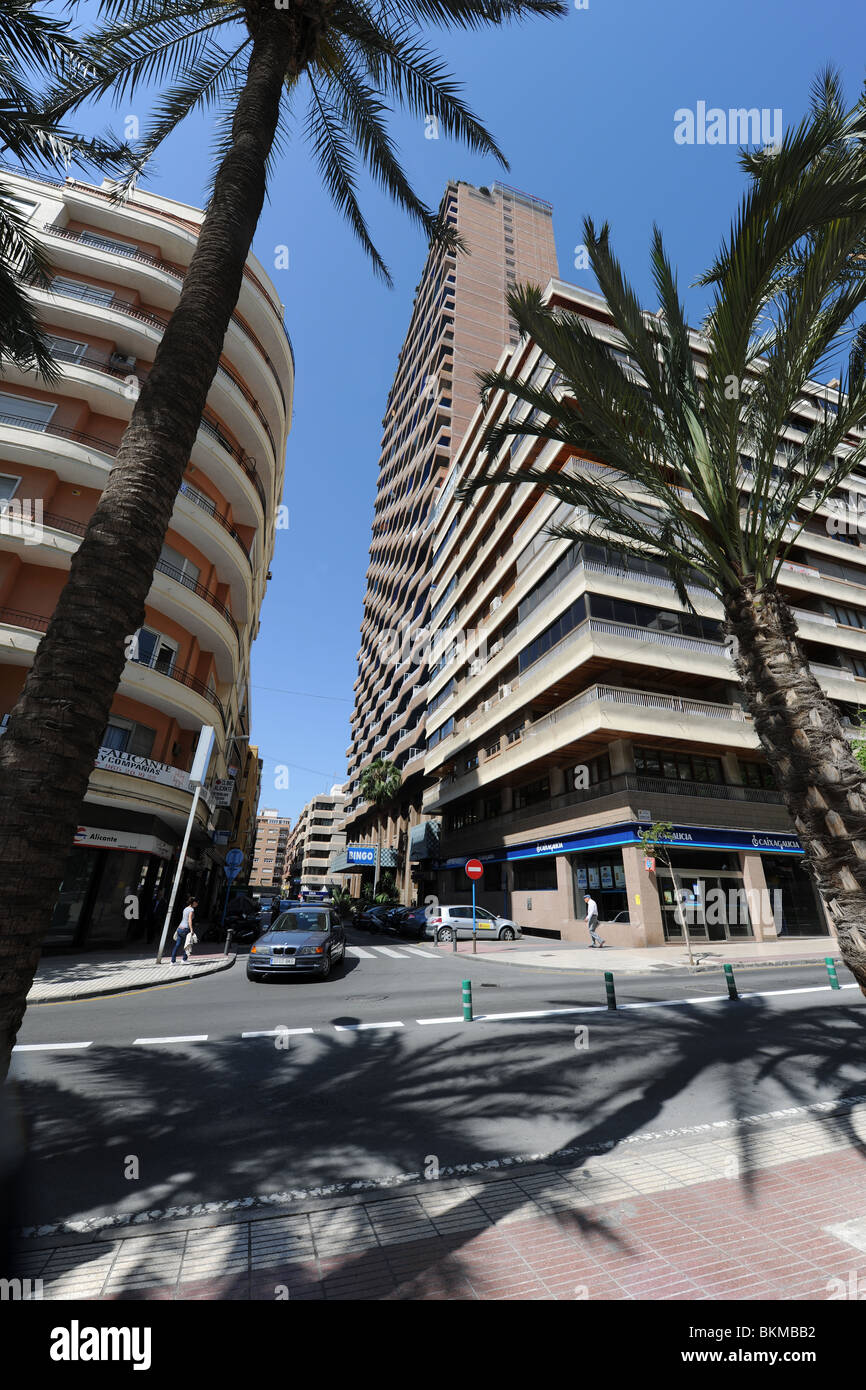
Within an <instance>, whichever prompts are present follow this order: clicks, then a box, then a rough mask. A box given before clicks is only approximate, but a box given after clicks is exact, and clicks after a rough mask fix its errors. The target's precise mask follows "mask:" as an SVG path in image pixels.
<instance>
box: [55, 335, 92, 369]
mask: <svg viewBox="0 0 866 1390" xmlns="http://www.w3.org/2000/svg"><path fill="white" fill-rule="evenodd" d="M48 341H49V343H50V344H51V351H52V353H53V354H54V356H55V357H58V358H60V360H61V361H62V362H80V361H81V359H82V357H83V356H84V354H85V352H86V351H87V344H86V343H81V342H79V341H78V339H77V338H58V337H57V335H56V334H55V333H49V335H48Z"/></svg>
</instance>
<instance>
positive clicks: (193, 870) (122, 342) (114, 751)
mask: <svg viewBox="0 0 866 1390" xmlns="http://www.w3.org/2000/svg"><path fill="white" fill-rule="evenodd" d="M3 183H4V185H5V187H6V188H7V189H8V190H9V191H10V193H11V194H12V195H13V196H14V198H15V200H16V202H17V204H18V207H19V208H20V210H21V212H22V213H23V215H24V216H25V217H26V219H27V223H28V226H29V227H30V229H31V230H32V231H33V232H34V233H35V234H36V236H37V239H38V240H39V241H40V242H41V244H42V247H43V249H44V252H45V255H46V257H47V259H48V262H49V265H50V268H51V280H50V284H49V285H48V286H47V287H46V288H33V289H32V290H31V292H30V293H31V298H32V301H33V303H34V305H35V308H36V311H37V312H38V314H39V317H40V318H41V320H42V322H43V323H44V325H45V328H46V330H47V332H48V334H49V335H50V337H51V340H52V344H53V351H54V355H55V357H56V360H57V362H58V364H59V366H60V375H59V378H58V380H57V381H56V383H54V384H52V385H50V386H49V385H47V384H46V383H45V381H44V380H42V379H40V378H39V377H38V376H37V375H36V373H35V372H33V371H26V370H22V369H20V368H19V367H17V366H15V365H14V364H13V363H11V362H5V363H4V365H3V368H2V379H0V731H2V727H3V722H5V717H6V715H7V714H8V712H9V710H10V709H11V708H12V706H13V705H14V703H15V701H16V699H17V697H18V694H19V691H20V690H21V687H22V685H23V683H24V680H25V678H26V675H27V671H28V669H29V667H30V666H31V664H32V662H33V657H34V654H35V652H36V649H37V647H38V645H39V642H40V640H41V637H42V634H43V633H44V632H45V630H46V628H47V626H48V622H49V619H50V618H51V615H52V613H53V611H54V607H55V605H56V603H57V599H58V596H59V594H60V592H61V590H62V588H63V585H64V583H65V581H66V575H67V574H68V572H69V566H70V561H71V559H72V556H73V555H74V554H75V551H76V549H77V547H78V545H79V544H80V541H81V538H82V536H83V535H84V531H85V528H86V526H87V522H88V520H89V518H90V516H91V513H92V512H93V510H94V508H95V506H96V503H97V502H98V500H99V497H100V494H101V492H102V489H103V487H104V485H105V481H106V479H107V477H108V475H109V473H110V471H111V468H112V466H113V460H114V458H115V455H116V453H117V448H118V444H119V441H120V439H121V436H122V434H123V431H124V428H125V426H126V424H127V422H128V421H129V418H130V416H131V413H132V410H133V407H134V402H135V399H136V396H137V394H138V391H139V389H140V386H141V383H142V382H143V381H145V380H146V378H147V374H148V372H149V370H150V367H151V365H152V363H153V360H154V355H155V353H156V349H157V346H158V344H159V341H160V338H161V336H162V332H163V330H164V328H165V325H166V323H167V321H168V319H169V317H170V315H171V312H172V310H173V308H174V306H175V305H176V303H177V301H178V298H179V296H180V291H181V287H182V285H183V279H184V273H185V270H186V267H187V266H188V265H189V262H190V259H191V257H192V254H193V251H194V249H195V246H196V240H197V237H198V234H199V230H200V227H201V222H202V217H203V214H202V212H201V211H200V210H199V209H197V208H194V207H189V206H187V205H186V204H184V203H178V202H175V201H173V200H172V199H169V198H164V197H161V196H158V195H156V194H152V193H148V192H145V191H137V192H136V193H135V194H134V196H132V197H130V198H128V199H127V200H125V201H124V202H122V203H118V202H115V200H114V197H113V187H112V185H111V184H110V183H109V182H105V183H103V184H102V185H101V186H100V187H94V186H92V185H90V184H86V183H82V182H81V181H80V180H78V179H75V178H67V179H66V180H65V181H56V180H52V179H47V178H39V179H30V178H25V177H23V176H22V175H19V174H15V173H13V172H10V171H4V174H3ZM293 384H294V359H293V355H292V349H291V344H290V341H289V337H288V334H287V331H286V328H285V325H284V321H283V306H282V305H281V303H280V300H279V298H278V296H277V294H276V292H275V290H274V287H273V285H272V284H271V282H270V280H269V279H268V276H267V274H266V272H265V271H264V269H263V268H262V266H261V265H260V264H259V263H258V262H257V261H256V259H255V257H254V256H252V255H250V256H249V257H248V260H247V265H246V267H245V273H244V277H243V284H242V287H241V292H240V297H239V300H238V304H237V307H236V310H235V313H234V314H233V316H232V321H231V324H230V326H229V329H228V332H227V334H226V339H225V343H224V345H223V352H222V357H221V361H220V366H219V370H218V372H217V375H216V378H215V380H214V382H213V385H212V387H211V390H210V393H209V396H208V404H207V408H206V410H205V413H204V416H203V418H202V421H201V428H200V430H199V433H198V437H197V439H196V442H195V445H194V447H193V451H192V454H191V456H190V459H189V463H188V466H187V469H186V473H185V476H184V480H183V483H182V486H181V489H180V493H179V494H178V497H177V500H176V503H175V506H174V511H173V513H172V517H171V521H170V525H169V530H168V534H167V536H166V539H165V545H164V548H163V552H162V555H161V557H160V559H159V561H158V563H157V566H156V570H155V572H154V576H153V584H152V586H151V589H150V592H149V594H148V596H147V600H146V610H145V622H144V625H143V626H142V628H141V629H140V630H139V632H138V633H137V634H136V635H135V639H136V640H135V643H134V645H133V646H132V647H131V649H130V656H129V660H128V661H127V665H126V668H125V670H124V672H123V675H122V677H121V681H120V685H119V688H118V690H117V694H116V696H115V698H114V701H113V704H112V709H111V715H110V717H109V721H108V725H107V727H106V730H105V734H104V737H103V742H102V747H101V748H100V750H99V755H98V758H97V762H96V766H95V767H94V770H93V774H92V776H91V778H90V784H89V788H88V792H87V796H86V799H85V804H84V807H83V809H82V815H81V819H82V824H81V825H80V826H79V827H78V832H77V835H76V843H75V848H74V849H73V850H72V852H71V855H70V858H69V861H68V864H67V867H66V872H65V873H64V878H63V886H62V890H61V893H60V899H59V902H58V904H57V906H56V909H55V913H54V921H53V925H52V927H51V930H50V932H49V935H48V942H49V945H51V944H54V945H64V946H81V945H84V944H88V945H102V944H113V943H122V942H123V941H125V940H127V939H128V938H129V937H130V936H131V935H134V934H136V933H137V934H148V935H150V934H151V933H152V930H153V920H152V919H153V911H152V904H153V903H154V901H155V899H156V898H157V897H158V895H164V896H167V893H168V890H169V888H170V885H171V880H172V877H173V873H174V869H175V866H176V864H177V860H178V855H179V851H180V846H181V842H182V838H183V833H184V829H185V827H186V823H187V819H188V815H189V811H190V805H191V802H192V798H193V792H192V789H191V788H190V785H189V775H188V774H189V768H190V766H191V763H192V758H193V752H194V749H195V745H196V742H197V739H198V736H199V732H200V730H201V728H202V726H204V725H212V726H213V727H214V729H215V731H216V740H215V748H214V752H213V754H212V757H211V763H210V767H209V769H208V773H207V778H206V784H205V787H204V789H203V794H202V797H201V800H200V803H199V808H198V812H197V817H196V820H195V823H194V826H193V831H192V838H191V841H190V845H189V849H188V853H187V856H186V861H185V864H184V869H185V871H186V873H185V879H184V883H183V884H182V888H181V891H182V892H183V891H196V892H197V893H198V895H199V898H200V902H201V911H202V915H206V914H207V912H208V911H209V910H211V908H212V907H213V906H214V904H217V905H218V904H219V902H220V901H221V896H222V892H221V890H222V885H223V882H224V879H223V875H222V873H221V871H220V870H221V865H222V862H223V860H224V858H225V854H226V851H227V848H228V847H229V845H230V844H236V845H237V844H240V840H239V838H238V837H241V838H244V837H245V834H246V831H245V824H246V822H245V816H246V819H247V820H248V818H249V804H250V802H252V810H253V813H254V810H255V801H256V800H257V799H258V789H257V788H258V773H257V760H256V759H255V758H253V759H252V762H251V761H250V757H251V754H250V750H249V735H250V726H249V718H250V713H249V662H250V647H251V644H252V642H253V639H254V638H255V636H256V633H257V631H258V624H259V612H260V609H261V604H262V600H263V598H264V594H265V590H266V587H267V580H268V577H269V573H268V572H269V565H270V561H271V557H272V555H273V550H274V542H275V530H276V518H277V506H278V503H279V501H280V497H281V495H282V489H283V476H284V468H285V451H286V441H287V437H288V431H289V427H290V423H291V411H292V392H293ZM119 579H122V576H119ZM242 803H243V805H245V806H246V808H247V809H246V811H245V810H244V809H242ZM130 894H134V895H135V896H136V897H137V899H138V902H139V904H140V905H141V913H142V917H141V920H139V921H134V922H130V921H129V920H128V919H127V916H126V914H125V911H124V903H125V900H126V899H127V897H128V895H130Z"/></svg>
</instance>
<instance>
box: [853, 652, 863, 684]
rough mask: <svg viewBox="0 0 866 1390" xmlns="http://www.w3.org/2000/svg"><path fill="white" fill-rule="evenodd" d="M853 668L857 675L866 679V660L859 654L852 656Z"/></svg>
mask: <svg viewBox="0 0 866 1390" xmlns="http://www.w3.org/2000/svg"><path fill="white" fill-rule="evenodd" d="M851 668H852V670H853V672H854V675H855V676H859V677H860V679H861V680H866V661H863V660H862V659H861V658H860V657H859V656H852V658H851Z"/></svg>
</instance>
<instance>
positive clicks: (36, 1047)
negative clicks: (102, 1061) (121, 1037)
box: [12, 1042, 93, 1052]
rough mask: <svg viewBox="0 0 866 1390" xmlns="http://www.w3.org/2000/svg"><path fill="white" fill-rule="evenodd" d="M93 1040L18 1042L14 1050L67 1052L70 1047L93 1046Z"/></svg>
mask: <svg viewBox="0 0 866 1390" xmlns="http://www.w3.org/2000/svg"><path fill="white" fill-rule="evenodd" d="M92 1046H93V1043H92V1042H74V1043H16V1044H15V1046H14V1047H13V1049H12V1051H13V1052H65V1051H66V1050H67V1049H68V1048H81V1047H92Z"/></svg>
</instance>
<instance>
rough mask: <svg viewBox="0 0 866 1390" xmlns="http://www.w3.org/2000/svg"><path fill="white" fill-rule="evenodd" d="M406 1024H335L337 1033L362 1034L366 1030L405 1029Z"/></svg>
mask: <svg viewBox="0 0 866 1390" xmlns="http://www.w3.org/2000/svg"><path fill="white" fill-rule="evenodd" d="M405 1027H406V1025H405V1023H400V1022H399V1020H398V1021H397V1022H396V1023H335V1024H334V1031H335V1032H337V1033H360V1032H361V1031H362V1030H363V1029H364V1028H405Z"/></svg>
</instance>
